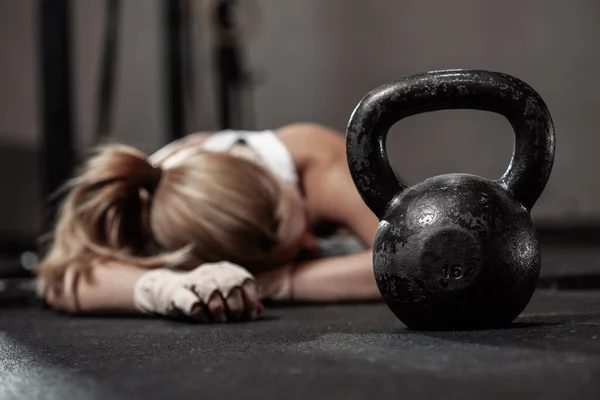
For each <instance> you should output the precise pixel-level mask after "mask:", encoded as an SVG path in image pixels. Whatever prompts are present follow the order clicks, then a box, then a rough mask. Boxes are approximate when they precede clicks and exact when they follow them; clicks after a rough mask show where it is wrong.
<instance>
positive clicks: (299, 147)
mask: <svg viewBox="0 0 600 400" xmlns="http://www.w3.org/2000/svg"><path fill="white" fill-rule="evenodd" d="M276 133H277V136H278V137H279V139H280V140H281V141H282V142H283V144H284V145H285V146H286V147H287V148H288V150H289V151H290V153H291V154H292V158H293V159H294V161H295V162H296V164H297V165H299V166H301V167H306V166H308V165H310V164H314V163H319V164H322V163H329V162H332V161H334V160H338V159H340V157H343V156H345V154H346V140H345V137H344V135H343V133H342V132H340V131H337V130H335V129H332V128H329V127H327V126H324V125H320V124H317V123H306V122H302V123H295V124H289V125H285V126H282V127H281V128H279V129H277V131H276Z"/></svg>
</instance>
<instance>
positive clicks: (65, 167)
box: [38, 0, 75, 231]
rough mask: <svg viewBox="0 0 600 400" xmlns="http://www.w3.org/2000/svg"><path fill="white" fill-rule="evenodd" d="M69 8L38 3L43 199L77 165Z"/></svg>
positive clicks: (49, 0)
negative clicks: (73, 119)
mask: <svg viewBox="0 0 600 400" xmlns="http://www.w3.org/2000/svg"><path fill="white" fill-rule="evenodd" d="M70 5H71V4H70V1H69V0H40V1H39V3H38V6H39V8H38V13H39V14H38V18H39V30H38V34H39V51H40V58H41V60H40V61H41V63H40V65H41V71H40V72H41V101H42V104H41V111H42V112H41V117H42V118H41V119H42V139H41V151H40V153H41V175H42V185H43V195H44V200H46V199H48V198H49V197H50V195H51V194H52V193H54V192H55V191H56V190H57V189H58V188H59V187H60V186H61V185H62V184H63V183H64V181H65V180H66V179H68V178H69V177H70V176H71V174H72V173H73V167H74V163H75V144H74V138H73V121H72V118H73V116H72V93H71V90H72V84H71V40H70V35H71V32H70V17H71V14H70ZM46 211H48V210H46ZM47 214H49V215H47V216H46V218H45V220H44V228H43V229H44V231H47V229H48V228H49V224H51V223H52V220H53V214H54V213H53V212H50V213H47Z"/></svg>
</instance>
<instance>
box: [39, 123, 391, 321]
mask: <svg viewBox="0 0 600 400" xmlns="http://www.w3.org/2000/svg"><path fill="white" fill-rule="evenodd" d="M68 185H69V187H68V189H69V192H68V195H67V196H66V197H65V199H64V200H63V203H62V205H61V209H60V211H59V214H58V219H57V222H56V225H55V227H54V230H53V232H52V235H51V236H52V237H51V241H50V243H49V250H48V252H47V254H46V256H45V258H44V259H43V260H42V261H41V263H40V265H39V267H38V291H39V293H40V295H41V296H43V297H44V298H45V300H46V302H47V303H48V304H49V305H50V306H52V307H54V308H55V309H58V310H63V311H67V312H72V313H115V312H126V313H143V314H149V315H162V316H169V317H185V318H192V319H195V320H198V321H204V322H208V321H219V322H225V321H236V320H251V319H255V318H256V317H257V316H258V315H259V314H260V313H261V311H262V309H263V306H262V302H263V301H265V300H267V301H278V302H290V301H302V302H311V301H316V302H327V301H351V300H353V301H361V300H378V299H380V295H379V292H378V290H377V287H376V284H375V280H374V276H373V270H372V260H371V251H370V246H371V244H372V243H373V240H374V237H375V232H376V230H377V226H378V221H377V219H376V217H375V216H374V215H373V214H372V213H371V211H370V210H369V209H368V208H367V207H366V206H365V204H364V203H363V201H362V200H361V198H360V197H359V194H358V193H357V191H356V189H355V187H354V184H353V182H352V180H351V177H350V174H349V171H348V165H347V161H346V152H345V140H344V137H343V136H342V135H341V134H339V133H338V132H335V131H332V130H330V129H328V128H325V127H322V126H318V125H314V124H293V125H287V126H284V127H282V128H280V129H278V130H276V131H264V132H239V131H223V132H219V133H216V134H211V133H196V134H192V135H189V136H187V137H185V138H184V139H181V140H178V141H176V142H173V143H171V144H169V145H167V146H166V147H164V148H162V149H161V150H159V151H158V152H157V153H155V154H153V155H152V156H150V157H149V158H148V157H146V156H145V155H144V154H142V153H141V152H140V151H138V150H136V149H134V148H131V147H128V146H124V145H118V144H113V145H107V146H104V147H101V148H100V149H98V151H97V152H96V153H95V154H94V155H93V156H92V157H91V158H90V159H89V160H88V161H87V162H86V164H85V166H84V168H83V170H82V171H81V173H80V174H79V175H78V176H76V177H75V178H74V179H73V180H72V181H71V182H69V184H68ZM324 226H328V227H334V228H336V229H344V230H346V231H347V232H350V233H352V234H354V235H355V236H356V237H358V238H360V240H361V241H362V242H363V244H364V245H365V247H364V248H366V250H361V251H359V252H356V253H353V254H348V255H341V256H333V257H328V258H315V257H310V256H311V255H315V254H316V252H317V251H318V242H317V235H316V232H317V231H318V229H319V228H320V227H321V228H322V227H324Z"/></svg>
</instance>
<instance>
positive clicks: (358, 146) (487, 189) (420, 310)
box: [346, 70, 554, 330]
mask: <svg viewBox="0 0 600 400" xmlns="http://www.w3.org/2000/svg"><path fill="white" fill-rule="evenodd" d="M444 109H477V110H485V111H491V112H495V113H498V114H501V115H503V116H504V117H506V118H507V119H508V121H509V122H510V123H511V125H512V127H513V130H514V133H515V145H514V151H513V156H512V160H511V162H510V165H509V167H508V169H507V171H506V172H505V173H504V175H503V176H502V177H501V178H500V179H498V180H495V181H494V180H488V179H484V178H482V177H479V176H476V175H470V174H448V175H440V176H436V177H433V178H429V179H426V180H425V181H423V182H420V183H418V184H416V185H414V186H411V187H407V186H405V185H403V184H402V183H401V182H400V181H399V180H398V179H397V178H396V176H395V174H394V171H393V170H392V168H391V167H390V164H389V161H388V157H387V152H386V137H387V134H388V131H389V129H390V128H391V127H392V125H394V124H395V123H396V122H398V121H400V120H401V119H403V118H406V117H409V116H411V115H415V114H419V113H424V112H429V111H436V110H444ZM346 143H347V156H348V164H349V168H350V172H351V174H352V179H353V180H354V184H355V185H356V187H357V189H358V191H359V193H360V195H361V196H362V199H363V201H364V202H365V203H366V204H367V206H368V207H369V208H370V209H371V210H372V211H373V213H375V215H376V216H377V217H378V218H379V221H380V224H379V230H378V232H377V235H376V238H375V241H374V243H373V267H374V271H375V278H376V281H377V285H378V288H379V290H380V292H381V294H382V295H383V297H384V299H385V301H386V302H387V304H388V306H389V307H390V309H391V310H392V311H393V312H394V314H395V315H396V316H397V317H398V319H400V320H401V321H402V322H403V323H404V324H406V325H407V326H408V327H409V328H411V329H421V330H432V329H437V330H444V329H484V328H497V327H503V326H506V325H508V324H510V323H511V322H512V321H513V320H514V319H515V318H516V317H517V316H518V315H519V314H520V313H521V312H522V311H523V309H524V308H525V307H526V306H527V304H528V303H529V301H530V299H531V296H532V295H533V292H534V290H535V287H536V282H537V279H538V277H539V271H540V265H541V255H540V246H539V242H538V237H537V233H536V231H535V227H534V224H533V222H532V220H531V217H530V212H531V208H532V207H533V205H534V204H535V202H536V201H537V199H538V198H539V196H540V195H541V194H542V192H543V190H544V188H545V186H546V183H547V181H548V178H549V176H550V172H551V170H552V165H553V162H554V126H553V122H552V117H551V115H550V112H549V110H548V108H547V106H546V104H545V103H544V101H543V100H542V98H541V97H540V96H539V94H538V93H537V92H536V91H535V90H534V89H532V88H531V87H530V86H529V85H527V84H526V83H525V82H523V81H521V80H519V79H517V78H515V77H513V76H510V75H507V74H503V73H498V72H489V71H480V70H446V71H434V72H429V73H424V74H419V75H413V76H409V77H406V78H404V79H400V80H398V81H395V82H392V83H389V84H386V85H383V86H381V87H378V88H376V89H374V90H373V91H371V92H370V93H369V94H368V95H367V96H365V98H363V99H362V100H361V102H360V103H359V104H358V106H357V107H356V109H355V110H354V112H353V113H352V116H351V118H350V122H349V125H348V130H347V137H346Z"/></svg>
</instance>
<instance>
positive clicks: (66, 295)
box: [44, 262, 262, 322]
mask: <svg viewBox="0 0 600 400" xmlns="http://www.w3.org/2000/svg"><path fill="white" fill-rule="evenodd" d="M73 276H74V275H73V273H72V272H70V271H68V272H67V274H66V275H65V280H64V284H63V285H62V286H61V287H60V288H49V289H46V290H45V293H44V294H45V298H46V301H47V302H48V304H49V305H50V306H52V307H53V308H56V309H58V310H62V311H66V312H69V313H86V314H90V313H91V314H107V313H125V314H154V315H163V316H187V317H191V318H193V319H196V320H200V321H204V322H209V321H218V322H226V321H228V320H239V319H254V318H256V316H258V314H260V312H261V311H262V305H261V304H260V302H259V300H258V295H257V291H256V288H255V284H254V278H253V277H252V276H251V275H250V274H249V273H248V272H247V271H246V270H244V269H242V268H241V267H239V266H237V265H234V264H230V263H225V262H223V263H212V264H203V265H201V266H199V267H197V268H196V269H194V270H192V271H189V272H188V271H172V270H169V269H155V270H146V269H141V268H139V267H135V266H132V265H126V264H122V263H117V262H108V263H107V262H97V263H94V265H93V267H92V268H91V271H90V274H89V275H87V276H84V275H83V274H81V275H80V277H79V278H78V279H76V280H73Z"/></svg>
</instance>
